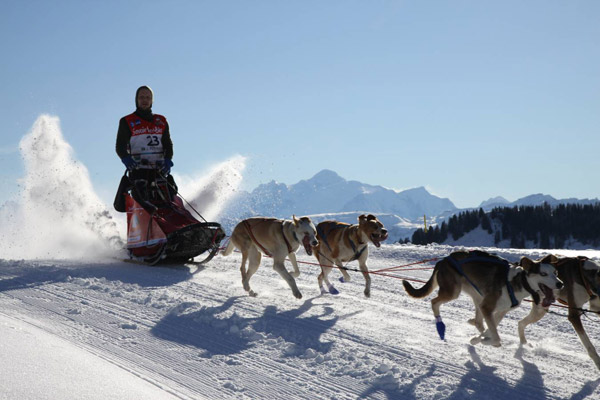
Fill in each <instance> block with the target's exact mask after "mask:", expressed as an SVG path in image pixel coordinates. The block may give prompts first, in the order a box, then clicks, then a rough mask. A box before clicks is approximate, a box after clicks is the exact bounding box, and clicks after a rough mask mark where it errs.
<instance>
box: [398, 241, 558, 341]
mask: <svg viewBox="0 0 600 400" xmlns="http://www.w3.org/2000/svg"><path fill="white" fill-rule="evenodd" d="M522 265H523V267H522V268H521V267H518V266H516V265H514V264H510V263H509V262H508V261H506V260H504V259H502V258H500V257H497V256H495V255H492V254H488V253H485V252H482V251H471V252H466V251H459V252H454V253H452V254H450V255H449V256H447V257H445V258H444V259H442V260H441V261H438V262H437V263H436V265H435V268H434V269H433V274H432V275H431V277H430V278H429V280H428V281H427V283H425V285H423V286H422V287H421V288H419V289H415V288H414V287H413V286H412V285H411V284H410V283H408V282H407V281H406V280H403V281H402V284H403V285H404V289H406V291H407V293H408V294H409V295H410V296H412V297H417V298H422V297H425V296H427V295H429V294H430V293H431V292H432V291H433V290H434V289H435V288H436V287H439V291H438V294H437V296H436V297H435V298H433V299H432V300H431V308H432V309H433V316H434V317H435V319H436V326H437V328H438V333H439V335H440V337H441V338H442V339H443V338H444V331H445V325H444V323H443V322H442V318H441V316H440V306H441V305H442V304H444V303H447V302H449V301H451V300H454V299H456V298H457V297H458V296H459V295H460V294H461V292H464V293H466V294H468V295H469V296H471V298H472V299H473V303H474V304H475V310H476V314H475V318H474V319H472V320H470V321H469V322H470V323H472V324H474V325H475V326H476V327H477V329H478V330H479V332H480V335H478V336H476V337H474V338H473V339H472V340H471V343H472V344H475V343H479V342H481V341H482V340H490V344H492V345H493V346H500V336H499V335H498V329H497V327H498V323H499V322H500V320H502V318H503V317H504V315H505V314H506V313H507V312H508V311H510V310H511V308H513V307H516V306H517V305H519V304H520V303H521V301H522V300H523V299H524V298H526V297H528V296H530V295H531V296H533V297H534V298H536V297H537V298H538V299H539V297H540V295H543V296H544V302H545V303H548V304H549V302H551V301H553V300H554V297H553V294H552V290H553V289H560V288H561V287H562V282H561V281H560V280H559V279H558V277H557V275H556V269H555V268H554V266H552V265H551V264H549V263H542V262H535V261H531V260H529V259H527V260H522ZM483 320H485V323H486V325H487V328H488V329H487V331H484V326H483Z"/></svg>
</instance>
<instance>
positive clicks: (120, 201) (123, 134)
mask: <svg viewBox="0 0 600 400" xmlns="http://www.w3.org/2000/svg"><path fill="white" fill-rule="evenodd" d="M153 99H154V93H153V92H152V89H150V88H149V87H148V86H140V87H139V88H138V89H137V91H136V92H135V106H136V110H135V112H133V113H132V114H129V115H126V116H125V117H123V118H121V120H120V121H119V130H118V132H117V143H116V146H115V148H116V151H117V155H118V156H119V158H120V159H121V162H122V163H123V164H124V165H125V167H126V168H127V170H128V172H129V178H128V179H125V178H126V177H124V179H122V180H121V185H120V186H119V190H118V193H117V196H116V198H115V209H117V211H125V200H124V197H123V192H124V188H123V186H131V185H132V184H133V185H135V182H153V181H155V180H156V179H157V178H159V177H161V175H162V177H166V178H167V180H168V182H169V183H170V186H172V188H173V189H174V192H176V191H177V189H176V186H175V182H174V180H173V177H172V176H171V175H170V173H171V167H173V161H172V158H173V142H172V141H171V133H170V132H169V123H168V122H167V119H166V118H165V117H164V116H162V115H159V114H153V113H152V103H153Z"/></svg>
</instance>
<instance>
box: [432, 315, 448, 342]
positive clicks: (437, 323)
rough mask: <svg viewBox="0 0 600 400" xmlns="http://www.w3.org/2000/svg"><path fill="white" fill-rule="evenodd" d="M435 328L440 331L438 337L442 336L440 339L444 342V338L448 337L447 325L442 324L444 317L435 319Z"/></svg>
mask: <svg viewBox="0 0 600 400" xmlns="http://www.w3.org/2000/svg"><path fill="white" fill-rule="evenodd" d="M435 328H436V329H437V331H438V335H440V339H442V340H444V336H445V335H446V325H445V324H444V323H443V322H442V317H441V316H437V317H435Z"/></svg>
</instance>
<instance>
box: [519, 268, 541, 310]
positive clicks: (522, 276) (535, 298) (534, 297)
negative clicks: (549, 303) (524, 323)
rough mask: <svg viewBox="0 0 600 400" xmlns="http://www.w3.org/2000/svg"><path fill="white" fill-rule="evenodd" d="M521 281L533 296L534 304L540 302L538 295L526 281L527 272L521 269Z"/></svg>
mask: <svg viewBox="0 0 600 400" xmlns="http://www.w3.org/2000/svg"><path fill="white" fill-rule="evenodd" d="M521 283H522V284H523V288H524V289H525V290H527V291H528V292H529V294H530V295H531V297H532V298H533V302H534V303H535V304H540V295H539V294H538V293H537V292H536V291H535V290H533V289H532V288H531V286H529V282H527V273H526V272H525V271H521Z"/></svg>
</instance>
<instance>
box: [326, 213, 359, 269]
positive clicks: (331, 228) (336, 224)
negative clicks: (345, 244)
mask: <svg viewBox="0 0 600 400" xmlns="http://www.w3.org/2000/svg"><path fill="white" fill-rule="evenodd" d="M322 225H326V226H327V227H328V228H329V229H328V231H327V233H331V232H332V231H334V230H336V229H342V228H347V227H349V226H352V225H350V224H344V223H340V222H330V223H327V224H319V225H317V234H318V235H319V236H320V237H321V239H323V242H324V243H325V245H326V246H327V248H328V249H329V251H330V252H333V250H331V246H330V245H329V242H328V241H327V234H326V233H325V231H324V230H323V228H322ZM348 241H349V242H350V247H352V251H354V255H353V256H352V258H351V259H350V260H349V261H355V260H358V259H359V257H360V256H361V255H362V253H363V252H364V251H365V249H366V248H367V247H368V244H366V243H365V245H364V246H363V247H362V249H360V250H357V247H356V244H355V243H354V241H353V240H352V239H350V236H348Z"/></svg>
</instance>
